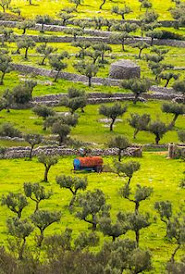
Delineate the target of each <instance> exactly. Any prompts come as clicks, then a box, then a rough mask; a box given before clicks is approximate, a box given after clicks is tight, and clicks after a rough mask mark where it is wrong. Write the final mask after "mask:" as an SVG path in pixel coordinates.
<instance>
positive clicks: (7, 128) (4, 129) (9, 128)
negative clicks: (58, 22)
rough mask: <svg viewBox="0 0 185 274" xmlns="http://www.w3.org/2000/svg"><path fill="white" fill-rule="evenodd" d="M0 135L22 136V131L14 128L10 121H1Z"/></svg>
mask: <svg viewBox="0 0 185 274" xmlns="http://www.w3.org/2000/svg"><path fill="white" fill-rule="evenodd" d="M0 136H2V137H6V136H8V137H11V138H14V137H22V133H21V131H20V130H19V129H17V128H15V127H14V126H13V125H12V124H10V123H7V122H5V123H2V124H1V125H0Z"/></svg>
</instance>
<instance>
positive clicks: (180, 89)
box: [173, 80, 185, 103]
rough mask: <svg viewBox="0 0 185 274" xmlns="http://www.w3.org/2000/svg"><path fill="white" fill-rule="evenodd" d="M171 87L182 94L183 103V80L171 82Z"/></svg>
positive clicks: (184, 90) (184, 99) (184, 83)
mask: <svg viewBox="0 0 185 274" xmlns="http://www.w3.org/2000/svg"><path fill="white" fill-rule="evenodd" d="M173 89H174V90H175V91H176V92H178V93H181V94H182V96H183V103H185V80H178V81H175V83H174V84H173Z"/></svg>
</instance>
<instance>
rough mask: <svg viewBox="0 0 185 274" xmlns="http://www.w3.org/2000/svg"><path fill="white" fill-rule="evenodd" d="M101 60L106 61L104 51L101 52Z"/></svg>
mask: <svg viewBox="0 0 185 274" xmlns="http://www.w3.org/2000/svg"><path fill="white" fill-rule="evenodd" d="M101 61H102V63H103V62H104V52H102V54H101Z"/></svg>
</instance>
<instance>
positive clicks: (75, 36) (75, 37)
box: [74, 34, 77, 42]
mask: <svg viewBox="0 0 185 274" xmlns="http://www.w3.org/2000/svg"><path fill="white" fill-rule="evenodd" d="M76 40H77V35H76V34H74V42H76Z"/></svg>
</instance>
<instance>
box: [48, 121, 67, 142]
mask: <svg viewBox="0 0 185 274" xmlns="http://www.w3.org/2000/svg"><path fill="white" fill-rule="evenodd" d="M51 131H52V133H54V134H57V135H58V139H59V146H61V145H62V143H63V142H64V139H65V138H66V137H67V135H68V134H69V133H70V131H71V128H70V127H69V126H68V125H66V124H64V123H63V121H60V120H58V121H56V122H55V123H54V124H53V125H52V128H51Z"/></svg>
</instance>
